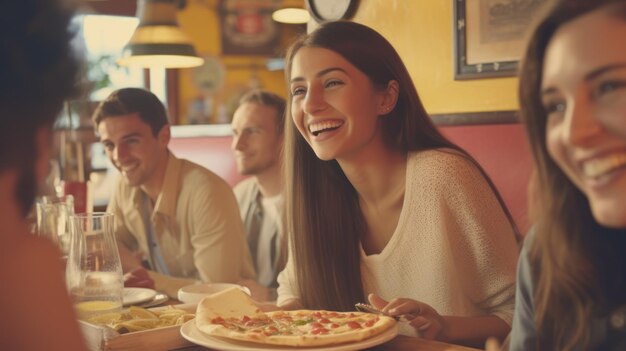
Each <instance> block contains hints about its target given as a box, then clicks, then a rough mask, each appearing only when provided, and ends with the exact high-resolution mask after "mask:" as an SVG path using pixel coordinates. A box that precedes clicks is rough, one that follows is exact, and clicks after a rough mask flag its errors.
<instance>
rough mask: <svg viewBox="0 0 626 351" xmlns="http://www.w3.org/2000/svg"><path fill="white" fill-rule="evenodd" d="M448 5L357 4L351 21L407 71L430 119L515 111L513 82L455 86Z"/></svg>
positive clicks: (445, 1)
mask: <svg viewBox="0 0 626 351" xmlns="http://www.w3.org/2000/svg"><path fill="white" fill-rule="evenodd" d="M452 2H453V0H384V1H382V0H361V1H360V2H359V7H358V10H357V12H356V14H355V17H354V21H355V22H359V23H362V24H365V25H367V26H370V27H372V28H374V29H376V30H377V31H378V32H380V33H381V34H382V35H384V36H385V37H386V38H387V39H389V41H391V43H392V44H393V45H394V47H395V48H396V50H398V52H399V53H400V56H401V57H402V59H403V60H404V63H405V64H406V65H407V67H408V70H409V72H410V73H411V75H412V77H413V80H414V82H415V85H416V86H417V90H418V93H419V94H420V96H421V98H422V101H423V102H424V105H425V106H426V109H427V110H428V112H430V113H455V112H479V111H498V110H514V109H517V95H516V90H517V78H492V79H480V80H467V81H455V80H454V72H453V70H454V69H453V61H452V56H453V52H454V50H453V47H452V46H453V45H452V43H453V39H452V38H453V37H452V16H453V13H452V12H453V9H452Z"/></svg>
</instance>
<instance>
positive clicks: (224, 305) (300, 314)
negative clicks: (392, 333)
mask: <svg viewBox="0 0 626 351" xmlns="http://www.w3.org/2000/svg"><path fill="white" fill-rule="evenodd" d="M395 325H396V321H395V320H394V319H393V318H390V317H387V316H381V315H376V314H372V313H363V312H334V311H324V310H319V311H312V310H296V311H274V312H268V313H263V312H262V311H261V310H259V309H258V307H257V306H256V305H255V304H254V302H253V301H252V300H251V299H250V298H249V296H248V295H246V294H245V293H243V292H241V290H239V289H237V288H234V290H232V289H229V290H225V291H223V292H220V293H217V294H214V295H211V296H209V297H206V298H204V299H203V300H202V301H201V302H200V304H198V309H197V311H196V326H197V328H198V329H199V330H200V331H201V332H203V333H205V334H207V335H209V336H217V337H224V338H229V339H235V340H240V341H248V342H255V343H261V344H270V345H282V346H304V347H307V346H308V347H310V346H326V345H336V344H343V343H348V342H358V341H361V340H365V339H368V338H370V337H373V336H375V335H379V334H381V333H383V332H385V331H387V330H388V329H390V328H395Z"/></svg>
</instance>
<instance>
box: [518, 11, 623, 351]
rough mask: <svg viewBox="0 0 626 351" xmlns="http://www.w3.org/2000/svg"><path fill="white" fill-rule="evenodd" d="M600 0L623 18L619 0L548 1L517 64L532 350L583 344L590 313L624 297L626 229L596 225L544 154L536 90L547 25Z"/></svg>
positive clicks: (550, 28) (553, 26)
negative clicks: (528, 184)
mask: <svg viewBox="0 0 626 351" xmlns="http://www.w3.org/2000/svg"><path fill="white" fill-rule="evenodd" d="M609 6H610V7H609ZM600 8H603V10H604V11H606V13H607V16H615V17H617V18H621V19H624V20H626V0H594V1H579V0H562V1H559V2H558V3H556V4H555V5H554V7H553V8H552V9H551V10H550V12H548V13H547V14H546V16H545V17H544V18H543V20H542V21H541V22H540V23H539V24H538V26H537V27H536V29H535V31H534V34H533V35H532V37H531V38H530V41H529V46H528V48H527V51H526V55H525V58H524V60H523V65H522V69H521V71H520V106H521V115H522V119H523V121H524V124H525V126H526V131H527V133H528V137H529V139H530V140H529V141H530V142H529V144H530V145H531V148H532V152H533V156H534V160H535V166H536V171H537V174H536V176H537V178H536V182H535V183H534V185H535V186H536V187H537V188H536V189H535V191H533V194H535V196H534V198H535V200H536V201H534V202H533V203H531V204H530V206H531V207H534V208H533V210H532V212H533V213H534V214H535V216H536V218H535V219H536V223H535V227H534V230H535V231H536V237H535V240H534V241H533V242H532V246H531V251H530V258H531V261H532V262H533V267H535V271H534V275H535V285H536V288H535V291H534V308H535V323H536V330H537V334H538V344H537V345H536V346H537V347H536V349H537V350H539V349H541V350H571V349H572V348H574V347H575V346H582V349H586V345H588V342H589V337H590V335H589V322H590V320H591V318H592V316H593V315H594V314H595V313H597V312H598V311H599V310H605V309H607V308H610V306H612V305H615V304H619V303H624V302H626V301H625V300H626V297H624V295H625V294H624V290H623V289H624V287H625V285H626V282H625V280H626V269H625V266H626V259H624V258H623V256H624V254H625V249H626V247H625V243H626V232H625V231H624V229H619V230H616V229H609V228H606V227H603V226H601V225H599V224H598V223H597V222H596V220H595V219H594V218H593V216H592V213H591V209H590V206H589V202H588V200H587V198H586V197H585V195H584V194H583V193H582V192H581V191H580V190H579V189H578V188H577V187H576V186H575V185H574V184H573V183H572V182H571V181H570V180H569V178H568V177H567V176H566V175H565V173H563V171H562V170H561V169H560V168H559V167H558V166H557V164H556V163H555V162H554V161H553V160H552V158H551V157H550V156H549V154H548V150H547V146H546V142H545V138H546V120H547V113H546V111H545V109H544V107H543V104H542V101H541V96H540V91H541V81H542V75H543V64H544V58H545V52H546V48H547V46H548V44H549V42H550V40H551V38H552V37H553V35H554V33H555V32H556V31H557V30H558V29H559V28H560V27H561V26H562V25H564V24H566V23H568V22H569V21H571V20H573V19H575V18H578V17H580V16H582V15H584V14H587V13H589V12H592V11H594V10H598V9H600ZM625 45H626V42H625ZM620 287H621V289H620Z"/></svg>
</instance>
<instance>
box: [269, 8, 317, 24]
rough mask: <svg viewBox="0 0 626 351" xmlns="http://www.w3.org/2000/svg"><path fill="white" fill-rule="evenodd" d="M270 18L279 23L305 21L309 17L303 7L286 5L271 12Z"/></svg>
mask: <svg viewBox="0 0 626 351" xmlns="http://www.w3.org/2000/svg"><path fill="white" fill-rule="evenodd" d="M272 19H273V20H274V21H276V22H281V23H307V22H308V21H309V19H310V15H309V11H307V10H306V9H303V8H296V7H286V8H282V9H278V10H276V11H274V12H273V13H272Z"/></svg>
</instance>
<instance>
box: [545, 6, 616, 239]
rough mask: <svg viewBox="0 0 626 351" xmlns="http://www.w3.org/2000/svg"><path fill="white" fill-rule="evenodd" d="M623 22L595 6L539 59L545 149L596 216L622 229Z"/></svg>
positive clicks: (565, 28) (555, 38)
mask: <svg viewBox="0 0 626 351" xmlns="http://www.w3.org/2000/svg"><path fill="white" fill-rule="evenodd" d="M624 38H626V21H624V20H622V19H620V18H616V17H613V16H610V15H608V14H607V12H606V11H601V10H600V11H595V12H592V13H590V14H587V15H584V16H581V17H580V18H577V19H575V20H573V21H571V22H569V23H567V24H565V25H563V26H562V27H561V28H560V29H559V30H558V31H557V32H556V33H555V35H554V36H553V37H552V39H551V41H550V43H549V45H548V47H547V50H546V56H545V58H544V67H543V77H542V84H541V92H542V93H541V94H542V100H543V104H544V106H545V110H546V111H547V114H548V118H547V122H546V123H547V125H546V142H547V147H548V152H549V154H550V156H551V157H552V158H553V159H554V161H555V162H556V163H557V164H558V165H559V167H560V168H561V169H562V170H563V171H564V172H565V173H566V174H567V176H568V177H569V178H570V179H571V180H572V181H573V182H574V183H575V184H576V186H577V187H578V188H579V189H580V190H581V191H582V192H583V193H584V194H585V195H586V196H587V198H588V199H589V202H590V204H591V209H592V212H593V215H594V217H595V218H596V220H597V221H598V222H599V223H601V224H603V225H605V226H608V227H616V228H626V41H625V39H624Z"/></svg>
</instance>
